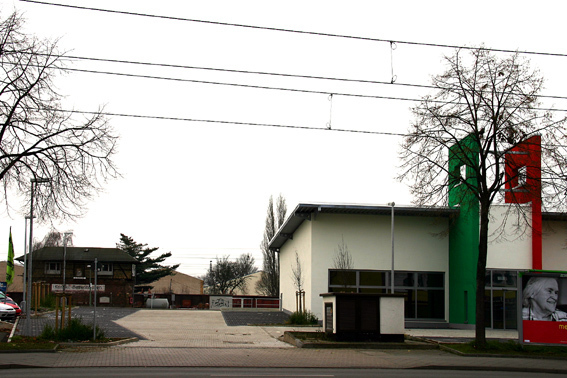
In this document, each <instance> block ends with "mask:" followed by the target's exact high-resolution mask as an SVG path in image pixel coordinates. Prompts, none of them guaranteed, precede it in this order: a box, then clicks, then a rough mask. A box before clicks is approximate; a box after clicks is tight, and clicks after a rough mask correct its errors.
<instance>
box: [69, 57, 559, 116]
mask: <svg viewBox="0 0 567 378" xmlns="http://www.w3.org/2000/svg"><path fill="white" fill-rule="evenodd" d="M66 70H68V71H75V72H83V73H93V74H105V75H116V76H124V77H137V78H145V79H158V80H170V81H179V82H190V83H198V84H210V85H224V86H232V87H242V88H251V89H266V90H275V91H288V92H296V93H308V94H322V95H328V94H329V91H316V90H310V89H298V88H284V87H269V86H264V85H252V84H240V83H228V82H220V81H209V80H197V79H183V78H172V77H164V76H153V75H141V74H132V73H123V72H112V71H98V70H86V69H79V68H66ZM333 95H334V96H344V97H358V98H369V99H382V100H397V101H409V102H419V101H422V100H423V99H420V98H411V97H397V96H384V95H366V94H360V93H347V92H333ZM427 101H429V102H432V103H439V104H452V103H455V102H451V101H445V100H435V99H432V98H429V99H428V100H427ZM534 110H538V111H551V112H567V109H559V108H535V109H534Z"/></svg>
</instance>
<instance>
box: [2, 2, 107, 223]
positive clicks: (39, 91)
mask: <svg viewBox="0 0 567 378" xmlns="http://www.w3.org/2000/svg"><path fill="white" fill-rule="evenodd" d="M22 29H23V19H22V17H21V16H20V15H19V14H17V13H13V14H12V15H10V16H9V17H8V18H7V19H5V20H3V21H1V22H0V180H2V184H3V189H4V193H3V194H4V202H5V204H6V207H8V197H9V193H10V192H11V191H12V190H15V191H17V192H19V193H20V194H22V193H23V194H26V196H27V198H30V195H29V193H30V190H31V184H30V180H31V179H38V178H41V179H49V180H50V181H49V184H42V185H37V186H36V189H35V192H34V197H35V202H36V204H37V209H38V211H37V213H35V215H36V216H37V217H38V218H40V219H45V218H51V217H53V218H54V217H59V218H75V217H76V216H79V215H81V213H82V212H83V210H84V207H85V205H86V201H87V200H88V199H89V198H90V197H91V196H92V195H93V194H94V193H96V192H97V191H99V190H101V185H102V184H103V183H104V182H106V180H108V179H110V178H114V177H117V176H118V172H117V170H116V167H115V165H114V163H113V161H112V156H113V155H114V153H115V152H116V141H117V137H116V136H115V135H113V131H112V129H111V127H110V126H109V125H108V123H107V120H106V119H105V117H104V116H103V115H102V113H101V111H97V112H93V113H92V115H90V116H88V117H87V116H81V117H77V115H76V113H74V112H72V111H65V110H64V109H63V108H62V104H61V101H62V100H63V96H62V95H60V94H59V93H58V92H57V90H56V87H55V84H54V80H55V78H56V77H57V76H58V75H60V74H64V73H66V67H65V58H64V56H63V55H62V54H61V53H59V52H58V50H57V43H56V41H55V42H52V41H49V40H40V39H38V38H36V37H35V36H30V35H26V34H25V33H24V32H23V31H22ZM27 207H28V205H24V209H27Z"/></svg>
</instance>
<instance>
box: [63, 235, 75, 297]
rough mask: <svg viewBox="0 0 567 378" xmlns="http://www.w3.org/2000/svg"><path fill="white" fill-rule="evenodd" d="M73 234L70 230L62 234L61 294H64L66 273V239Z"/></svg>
mask: <svg viewBox="0 0 567 378" xmlns="http://www.w3.org/2000/svg"><path fill="white" fill-rule="evenodd" d="M71 235H73V233H72V232H66V233H65V234H63V294H65V274H66V273H67V240H68V237H69V236H71Z"/></svg>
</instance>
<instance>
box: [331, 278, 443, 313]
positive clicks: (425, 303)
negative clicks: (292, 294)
mask: <svg viewBox="0 0 567 378" xmlns="http://www.w3.org/2000/svg"><path fill="white" fill-rule="evenodd" d="M390 274H391V272H390V271H386V270H366V269H352V270H347V271H341V270H339V269H329V275H328V289H329V292H351V293H378V294H379V293H389V292H390ZM394 292H395V293H402V294H405V318H406V319H435V320H439V319H445V273H444V272H433V271H396V272H395V273H394Z"/></svg>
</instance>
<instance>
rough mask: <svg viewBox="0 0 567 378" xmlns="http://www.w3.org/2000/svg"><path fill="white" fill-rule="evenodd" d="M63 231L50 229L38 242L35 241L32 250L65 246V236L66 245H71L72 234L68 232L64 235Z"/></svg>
mask: <svg viewBox="0 0 567 378" xmlns="http://www.w3.org/2000/svg"><path fill="white" fill-rule="evenodd" d="M65 234H66V233H65V232H59V231H57V230H51V231H49V232H48V233H47V235H45V236H44V238H43V239H42V240H41V241H40V242H36V243H34V245H33V250H34V251H35V250H38V249H40V248H43V247H64V246H65V238H67V246H68V247H72V246H73V234H72V233H70V232H69V233H68V234H67V235H65Z"/></svg>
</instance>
